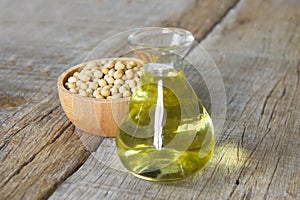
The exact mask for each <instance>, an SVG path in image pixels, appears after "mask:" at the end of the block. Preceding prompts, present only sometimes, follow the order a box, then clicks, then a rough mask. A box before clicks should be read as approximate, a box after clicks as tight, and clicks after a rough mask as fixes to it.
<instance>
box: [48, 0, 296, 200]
mask: <svg viewBox="0 0 300 200" xmlns="http://www.w3.org/2000/svg"><path fill="white" fill-rule="evenodd" d="M298 8H299V2H297V1H276V2H275V1H258V0H257V1H252V0H251V1H250V0H249V1H246V0H244V1H241V2H240V3H239V4H238V5H237V6H236V7H234V8H233V9H232V10H231V11H230V12H229V14H228V15H227V16H226V17H225V18H224V19H223V20H222V22H221V23H220V24H217V26H216V27H215V29H214V30H213V31H212V32H211V33H210V34H209V35H208V37H207V38H206V39H205V40H204V41H203V42H202V44H203V45H204V46H205V47H206V48H207V49H208V50H209V52H210V53H211V54H212V55H213V57H214V59H215V60H216V62H217V64H218V65H219V66H220V71H221V73H222V76H223V78H224V82H225V87H226V92H227V98H228V99H227V100H228V117H227V121H226V123H225V126H224V131H223V133H222V135H220V137H219V139H218V142H217V147H216V151H215V156H214V157H213V159H212V161H211V163H210V164H209V165H208V166H207V168H206V169H205V170H203V171H202V173H200V174H198V176H194V177H191V178H189V179H186V180H183V181H180V182H176V183H168V184H165V183H151V182H147V181H143V180H140V179H138V178H135V177H134V176H132V175H130V174H128V173H126V172H124V171H123V168H122V166H121V165H120V163H117V158H116V157H115V153H114V144H113V140H112V139H105V140H104V141H103V143H102V144H101V145H100V147H99V149H98V150H97V151H96V154H94V156H91V157H89V159H88V160H87V161H86V163H85V164H84V165H83V166H82V167H81V168H80V169H79V170H78V171H77V172H76V173H74V174H73V175H72V176H71V177H70V178H68V179H67V180H66V181H65V182H64V183H63V184H62V185H61V186H60V187H59V188H58V189H57V190H56V192H55V193H53V195H52V196H51V197H50V199H80V198H91V199H97V198H100V199H103V198H106V199H118V198H121V197H126V198H131V199H297V198H299V196H300V188H299V185H300V182H299V181H300V180H299V177H300V172H299V167H298V166H299V163H300V155H299V154H300V153H299V151H298V149H299V146H300V141H299V133H300V123H299V119H300V112H299V107H300V99H299V98H300V95H299V94H300V84H299V80H300V65H299V63H300V60H299V57H300V52H299V48H300V47H299V44H300V34H299V33H300V30H299V27H300V26H299V24H300V18H299V12H298ZM192 54H193V52H191V55H192ZM103 158H107V159H109V162H108V161H107V159H104V160H103ZM97 159H99V160H100V162H99V161H97Z"/></svg>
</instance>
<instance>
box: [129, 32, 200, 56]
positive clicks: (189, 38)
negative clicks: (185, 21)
mask: <svg viewBox="0 0 300 200" xmlns="http://www.w3.org/2000/svg"><path fill="white" fill-rule="evenodd" d="M145 33H151V34H153V37H155V36H157V34H161V33H174V34H178V35H181V36H182V37H183V38H184V40H183V41H181V42H178V43H176V44H173V45H152V44H147V43H145V42H139V41H137V39H136V38H137V37H138V36H140V35H142V34H145ZM194 39H195V38H194V36H193V34H192V33H191V32H189V31H187V30H184V29H181V28H173V27H145V28H138V29H136V31H134V32H133V33H131V34H130V35H129V36H128V43H129V44H130V45H131V46H132V47H134V48H154V49H168V50H170V49H176V48H179V47H184V46H186V45H190V44H192V42H193V41H194Z"/></svg>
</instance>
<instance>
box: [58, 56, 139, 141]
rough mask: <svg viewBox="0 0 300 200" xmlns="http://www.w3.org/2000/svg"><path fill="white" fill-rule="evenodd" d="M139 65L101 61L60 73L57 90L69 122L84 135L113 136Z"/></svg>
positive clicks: (123, 60)
mask: <svg viewBox="0 0 300 200" xmlns="http://www.w3.org/2000/svg"><path fill="white" fill-rule="evenodd" d="M142 65H143V63H142V61H141V60H138V59H135V58H104V59H99V60H93V61H89V62H85V63H81V64H78V65H76V66H74V67H71V68H69V69H67V70H66V71H65V72H63V73H62V74H61V75H60V76H59V78H58V81H57V87H58V94H59V99H60V103H61V105H62V108H63V110H64V112H65V113H66V115H67V117H68V118H69V120H70V121H71V122H72V123H73V124H74V125H75V126H76V127H78V128H79V129H81V130H82V131H84V132H86V133H89V134H92V135H97V136H104V137H115V136H116V134H117V131H118V124H119V123H120V122H121V120H122V118H123V115H124V113H125V111H126V110H127V107H128V103H129V100H130V97H131V94H132V93H133V92H134V90H135V87H136V85H137V84H138V81H139V78H140V75H141V68H142ZM99 71H100V72H99ZM81 74H82V75H81Z"/></svg>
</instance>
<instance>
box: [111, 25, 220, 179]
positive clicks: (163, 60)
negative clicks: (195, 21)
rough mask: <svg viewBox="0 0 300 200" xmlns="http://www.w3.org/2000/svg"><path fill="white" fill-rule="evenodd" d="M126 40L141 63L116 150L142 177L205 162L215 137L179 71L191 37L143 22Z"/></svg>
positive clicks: (169, 174)
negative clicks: (139, 75) (138, 79)
mask: <svg viewBox="0 0 300 200" xmlns="http://www.w3.org/2000/svg"><path fill="white" fill-rule="evenodd" d="M128 41H129V44H130V45H131V47H132V48H133V49H134V52H135V54H136V55H137V56H138V57H139V58H140V59H141V60H143V62H144V65H143V70H142V75H141V78H140V81H139V83H138V86H137V89H136V90H135V92H134V93H133V95H132V97H131V99H130V102H129V106H128V112H127V113H126V114H125V116H124V118H123V120H122V122H121V124H120V125H119V130H118V134H117V137H116V145H117V151H118V156H119V158H120V160H121V162H122V163H123V165H124V166H125V168H127V169H128V170H129V171H130V172H131V173H133V174H134V175H135V176H138V177H140V178H143V179H146V180H151V181H173V180H180V179H183V178H186V177H188V176H190V175H192V174H194V173H196V172H197V171H199V170H200V169H202V168H203V167H204V166H205V164H206V163H207V162H208V161H209V159H210V158H211V156H212V153H213V150H214V143H215V134H214V129H213V124H212V121H211V118H210V116H209V114H208V113H207V111H206V110H205V108H204V107H203V106H202V104H201V103H200V101H199V99H198V97H197V96H196V94H195V92H194V90H193V89H192V87H191V86H190V85H189V83H188V82H187V80H186V79H185V76H184V74H183V71H182V60H183V59H184V55H185V54H186V53H187V52H188V50H189V49H190V48H191V46H192V44H193V41H194V37H193V35H192V34H191V33H190V32H188V31H185V30H182V29H177V28H142V29H138V30H137V31H136V32H134V33H132V34H131V35H129V37H128Z"/></svg>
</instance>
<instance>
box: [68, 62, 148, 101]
mask: <svg viewBox="0 0 300 200" xmlns="http://www.w3.org/2000/svg"><path fill="white" fill-rule="evenodd" d="M141 68H142V63H141V62H138V61H136V60H129V59H102V60H95V61H90V62H87V63H85V64H83V66H82V67H81V70H80V71H77V72H74V73H73V74H72V75H71V76H70V77H69V78H68V80H67V81H66V83H65V87H66V88H67V89H68V90H69V91H70V92H71V93H73V94H79V95H81V96H84V97H94V98H97V99H119V98H126V97H130V96H131V94H132V93H133V92H134V91H135V89H136V86H137V83H138V82H139V79H140V76H141Z"/></svg>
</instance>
